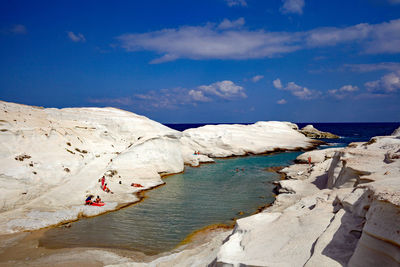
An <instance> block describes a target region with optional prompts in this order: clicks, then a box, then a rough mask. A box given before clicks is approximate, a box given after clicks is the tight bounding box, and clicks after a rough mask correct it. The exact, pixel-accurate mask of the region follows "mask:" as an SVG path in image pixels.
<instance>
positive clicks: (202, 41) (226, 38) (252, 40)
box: [70, 19, 400, 63]
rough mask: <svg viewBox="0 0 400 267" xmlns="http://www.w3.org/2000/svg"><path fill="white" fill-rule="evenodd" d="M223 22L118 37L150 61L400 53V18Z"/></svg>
mask: <svg viewBox="0 0 400 267" xmlns="http://www.w3.org/2000/svg"><path fill="white" fill-rule="evenodd" d="M222 23H223V24H222ZM222 23H221V24H222V25H223V26H222V28H224V27H228V28H225V29H221V28H219V25H216V24H212V23H208V24H206V25H205V26H197V27H196V26H183V27H180V28H177V29H164V30H160V31H154V32H148V33H138V34H123V35H121V36H118V37H117V40H118V41H119V42H120V45H121V47H122V48H124V49H125V50H127V51H144V50H146V51H154V52H156V53H158V54H160V55H161V57H159V58H157V59H155V60H153V61H152V62H151V63H162V62H168V61H173V60H176V59H179V58H189V59H194V60H202V59H256V58H266V57H276V56H280V55H282V54H286V53H291V52H294V51H298V50H301V49H310V48H319V47H328V46H335V45H340V44H346V43H351V44H354V45H353V47H357V48H360V52H364V53H370V54H376V53H400V19H398V20H392V21H390V22H384V23H381V24H372V25H371V24H367V23H363V24H358V25H354V26H349V27H345V28H336V27H329V28H317V29H314V30H310V31H306V32H291V33H289V32H266V31H264V30H254V31H250V30H247V29H237V26H240V24H241V23H244V19H243V21H241V20H240V19H239V20H236V21H233V22H232V21H227V22H226V23H224V22H222ZM221 24H220V25H221ZM232 27H236V28H232ZM71 34H72V35H71V36H73V37H72V38H71V37H70V38H71V39H73V40H77V37H78V38H79V35H78V36H77V35H75V34H73V33H72V32H71ZM82 37H83V35H82ZM83 38H84V37H83Z"/></svg>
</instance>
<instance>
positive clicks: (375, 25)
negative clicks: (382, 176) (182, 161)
mask: <svg viewBox="0 0 400 267" xmlns="http://www.w3.org/2000/svg"><path fill="white" fill-rule="evenodd" d="M0 58H1V61H0V99H1V100H4V101H11V102H17V103H23V104H29V105H37V106H44V107H58V108H62V107H82V106H98V107H104V106H113V107H118V108H122V109H125V110H129V111H132V112H135V113H138V114H141V115H145V116H148V117H150V118H152V119H154V120H157V121H160V122H163V123H186V122H187V123H189V122H194V123H196V122H199V123H201V122H255V121H259V120H286V121H293V122H375V121H376V122H384V121H400V104H399V103H400V0H353V1H348V0H347V1H342V0H336V1H331V0H318V1H315V0H314V1H312V0H268V1H261V0H213V1H211V0H210V1H208V0H202V1H197V0H193V1H183V0H182V1H178V0H171V1H169V0H168V1H167V0H164V1H161V0H159V1H155V0H148V1H18V0H15V1H1V3H0Z"/></svg>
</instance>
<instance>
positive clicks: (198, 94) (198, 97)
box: [188, 89, 211, 102]
mask: <svg viewBox="0 0 400 267" xmlns="http://www.w3.org/2000/svg"><path fill="white" fill-rule="evenodd" d="M188 94H189V96H190V97H191V98H192V99H193V100H194V101H199V102H210V101H211V98H209V97H206V96H205V95H204V93H203V91H200V90H197V91H196V90H194V89H192V90H190V91H189V93H188Z"/></svg>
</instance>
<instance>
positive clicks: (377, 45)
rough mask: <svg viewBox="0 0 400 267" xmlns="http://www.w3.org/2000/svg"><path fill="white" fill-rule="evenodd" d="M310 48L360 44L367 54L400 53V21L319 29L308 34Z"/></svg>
mask: <svg viewBox="0 0 400 267" xmlns="http://www.w3.org/2000/svg"><path fill="white" fill-rule="evenodd" d="M305 39H306V43H307V45H308V46H309V47H323V46H334V45H337V44H341V43H351V42H359V43H360V45H361V46H362V47H363V52H364V53H367V54H379V53H399V52H400V19H397V20H391V21H389V22H384V23H381V24H368V23H361V24H357V25H354V26H350V27H346V28H335V27H329V28H318V29H315V30H311V31H309V32H306V37H305Z"/></svg>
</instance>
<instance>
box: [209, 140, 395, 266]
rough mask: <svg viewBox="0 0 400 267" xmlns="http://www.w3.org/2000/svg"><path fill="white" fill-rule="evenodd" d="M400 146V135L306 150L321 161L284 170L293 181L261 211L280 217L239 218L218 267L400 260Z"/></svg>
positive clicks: (367, 263) (391, 262)
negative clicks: (225, 266) (330, 147)
mask: <svg viewBox="0 0 400 267" xmlns="http://www.w3.org/2000/svg"><path fill="white" fill-rule="evenodd" d="M399 152H400V139H399V138H397V136H381V137H374V138H372V139H371V141H369V142H366V143H352V144H351V145H349V146H348V147H346V148H335V149H327V150H326V151H324V150H318V151H312V152H306V153H304V154H303V155H301V156H299V157H298V162H303V163H306V162H308V156H310V155H312V158H314V159H315V160H314V161H313V162H312V164H311V165H309V164H307V163H306V164H295V165H292V166H289V167H286V168H284V169H282V170H281V172H284V173H285V174H286V175H287V178H289V180H283V181H278V182H277V184H278V188H279V192H281V193H282V194H279V195H278V196H277V197H276V200H275V202H274V204H273V205H272V206H271V207H269V208H267V209H266V210H265V211H263V212H262V213H261V214H264V213H266V214H270V215H269V216H272V217H273V218H274V219H273V220H271V219H270V218H272V217H269V216H268V215H261V214H257V215H254V216H250V217H247V218H244V219H241V220H238V221H237V225H236V228H235V230H234V231H233V233H232V235H231V236H230V237H229V239H228V240H227V241H226V242H225V244H224V245H223V246H222V247H221V249H220V251H219V253H218V257H217V258H216V264H214V266H219V265H224V264H228V265H230V266H242V265H256V266H347V265H348V266H380V265H382V266H400V228H399V225H400V179H399V177H400V157H399V158H397V156H396V155H397V153H399ZM385 155H386V156H385ZM387 155H389V157H390V161H388V160H387V158H388V156H387ZM313 203H314V204H313ZM314 213H315V214H314ZM317 214H318V215H317ZM314 216H315V217H314ZM264 217H265V218H264ZM304 217H307V219H310V218H312V219H313V221H312V222H309V221H307V224H298V223H297V222H298V220H302V219H303V218H304ZM244 222H245V223H244ZM314 223H317V224H318V225H315V224H314ZM308 227H310V229H308ZM312 228H313V229H314V232H312V233H311V232H309V231H311V229H312ZM303 234H306V235H307V238H305V237H303ZM289 237H290V240H288V239H287V238H289ZM293 244H295V245H293ZM310 246H311V247H310ZM289 248H290V249H289Z"/></svg>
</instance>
